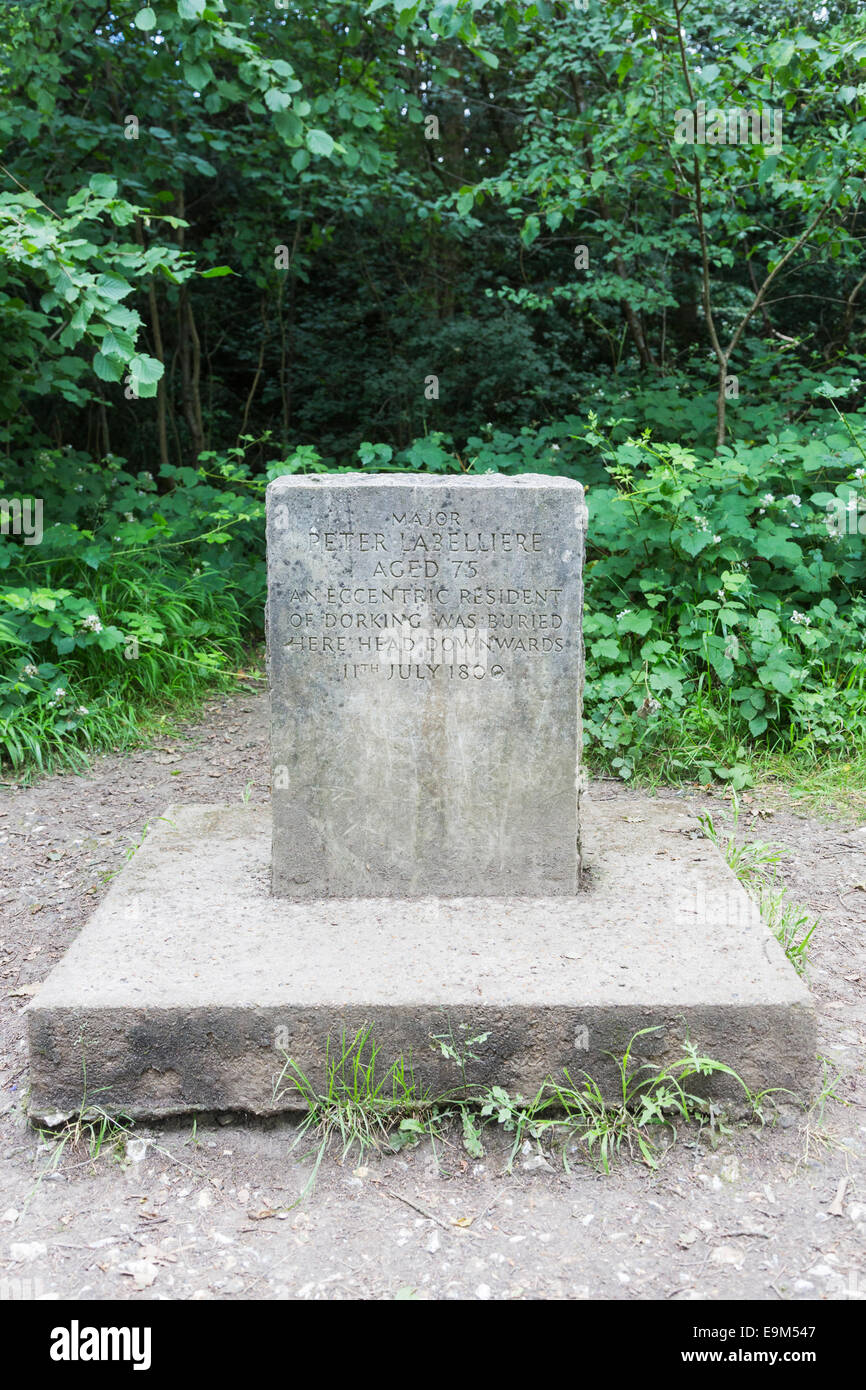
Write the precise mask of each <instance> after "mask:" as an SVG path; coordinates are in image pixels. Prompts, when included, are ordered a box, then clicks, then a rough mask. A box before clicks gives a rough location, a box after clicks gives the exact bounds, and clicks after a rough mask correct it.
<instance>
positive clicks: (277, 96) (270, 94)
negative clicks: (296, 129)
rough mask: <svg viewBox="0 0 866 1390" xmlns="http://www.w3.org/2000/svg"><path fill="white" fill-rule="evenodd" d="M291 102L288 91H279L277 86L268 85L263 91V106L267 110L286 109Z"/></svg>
mask: <svg viewBox="0 0 866 1390" xmlns="http://www.w3.org/2000/svg"><path fill="white" fill-rule="evenodd" d="M291 104H292V98H291V97H290V96H289V93H288V92H281V91H280V89H279V87H269V88H268V90H267V91H266V92H265V106H266V107H267V108H268V110H269V111H288V109H289V107H290V106H291Z"/></svg>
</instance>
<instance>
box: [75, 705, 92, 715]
mask: <svg viewBox="0 0 866 1390" xmlns="http://www.w3.org/2000/svg"><path fill="white" fill-rule="evenodd" d="M75 713H76V714H89V713H90V710H89V709H88V708H87V706H86V705H79V706H78V709H77V710H76V711H75Z"/></svg>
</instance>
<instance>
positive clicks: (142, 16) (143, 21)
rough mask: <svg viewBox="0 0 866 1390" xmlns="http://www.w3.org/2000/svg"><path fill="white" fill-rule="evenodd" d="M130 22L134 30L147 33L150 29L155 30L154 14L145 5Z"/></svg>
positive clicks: (148, 6)
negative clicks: (141, 30) (134, 27)
mask: <svg viewBox="0 0 866 1390" xmlns="http://www.w3.org/2000/svg"><path fill="white" fill-rule="evenodd" d="M132 22H133V24H134V25H135V26H136V28H138V29H143V30H144V31H145V33H147V32H148V31H149V30H150V29H155V28H156V14H155V12H154V11H153V10H152V9H151V7H150V5H145V7H144V9H143V10H139V12H138V14H137V15H136V16H135V19H134V20H133V21H132Z"/></svg>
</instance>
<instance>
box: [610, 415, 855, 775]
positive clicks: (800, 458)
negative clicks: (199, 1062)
mask: <svg viewBox="0 0 866 1390" xmlns="http://www.w3.org/2000/svg"><path fill="white" fill-rule="evenodd" d="M615 425H616V422H610V426H611V428H610V430H609V431H608V433H607V434H605V433H602V432H601V429H600V427H599V424H598V421H597V419H595V417H593V416H590V429H589V431H588V432H587V433H586V434H585V435H584V439H585V441H586V442H587V443H589V444H591V445H592V446H593V447H594V448H596V449H598V450H599V451H600V453H601V456H602V458H603V459H604V462H605V468H606V472H607V474H608V476H609V479H610V481H609V483H604V484H599V485H596V486H592V487H590V489H589V492H588V497H587V501H588V505H589V511H590V527H589V539H588V553H587V568H586V612H585V618H584V623H585V638H586V648H587V686H586V696H585V721H584V728H585V731H586V737H587V741H588V743H589V745H590V747H594V748H595V750H596V751H597V752H599V753H600V754H601V757H602V761H604V762H605V763H606V764H607V765H608V766H610V767H611V768H612V769H613V770H615V771H616V772H617V773H619V774H620V775H621V776H623V777H629V776H631V774H632V772H633V771H634V770H635V768H636V767H637V766H638V765H639V764H640V763H641V762H642V761H643V760H645V759H646V758H651V759H656V760H658V757H659V754H661V755H662V757H661V762H662V763H663V764H665V765H666V769H667V771H668V772H670V773H674V774H679V775H684V774H686V773H694V772H697V774H698V775H699V778H700V780H702V781H710V780H712V778H713V777H720V778H722V779H725V780H730V781H732V782H733V783H734V785H735V786H736V785H742V784H743V783H744V782H745V781H746V780H747V779H748V769H747V759H748V757H749V751H750V746H752V745H754V743H756V742H760V744H761V745H762V746H763V747H764V748H765V749H768V750H776V751H786V752H793V751H797V750H799V751H801V752H805V753H809V754H811V755H813V756H817V755H821V754H824V753H831V754H837V755H841V754H843V753H844V752H845V750H846V749H847V748H848V747H849V746H850V745H851V744H852V743H856V742H857V741H858V740H861V739H862V737H863V735H864V733H866V650H864V647H866V626H864V624H866V599H864V598H863V597H862V593H861V591H862V587H863V579H864V570H866V566H864V552H863V538H862V536H860V535H859V534H846V533H845V531H844V529H843V528H838V527H836V528H835V529H834V528H833V526H832V525H830V524H829V516H830V515H831V514H832V509H833V507H834V505H838V504H837V499H840V498H844V499H846V500H847V499H849V498H850V495H851V493H852V491H860V492H862V490H863V482H864V463H866V459H864V457H863V453H862V448H861V446H860V444H859V443H858V439H857V434H856V431H855V429H854V426H853V424H852V422H851V421H850V420H848V421H844V422H843V423H842V424H841V425H840V426H839V429H838V430H837V431H835V432H830V433H829V434H828V433H827V432H826V430H824V431H823V432H822V437H821V438H811V437H804V435H803V433H802V431H801V432H800V433H798V432H797V430H796V429H795V428H793V427H792V428H790V429H785V430H783V431H782V432H781V433H780V434H778V435H772V434H771V435H770V436H769V437H768V440H767V442H766V444H760V445H759V444H754V443H752V442H749V443H745V442H741V441H740V442H737V443H734V444H732V445H730V446H728V447H722V448H720V449H718V450H717V452H716V456H715V457H714V458H712V459H706V458H702V457H699V456H698V455H697V454H695V453H694V452H692V451H690V450H689V449H685V448H683V447H681V446H680V445H678V444H675V443H656V442H654V441H653V440H652V438H651V437H650V434H649V432H648V431H646V432H644V433H643V434H641V435H640V436H638V437H634V438H630V439H628V440H627V441H626V442H624V443H620V444H613V443H611V441H610V437H609V435H610V433H612V432H613V429H614V428H615Z"/></svg>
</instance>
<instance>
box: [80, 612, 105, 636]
mask: <svg viewBox="0 0 866 1390" xmlns="http://www.w3.org/2000/svg"><path fill="white" fill-rule="evenodd" d="M81 626H82V627H83V628H86V629H87V631H88V632H101V631H102V623H101V622H100V621H99V619H98V618H97V616H96V614H95V613H88V615H87V617H86V618H82V620H81Z"/></svg>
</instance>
